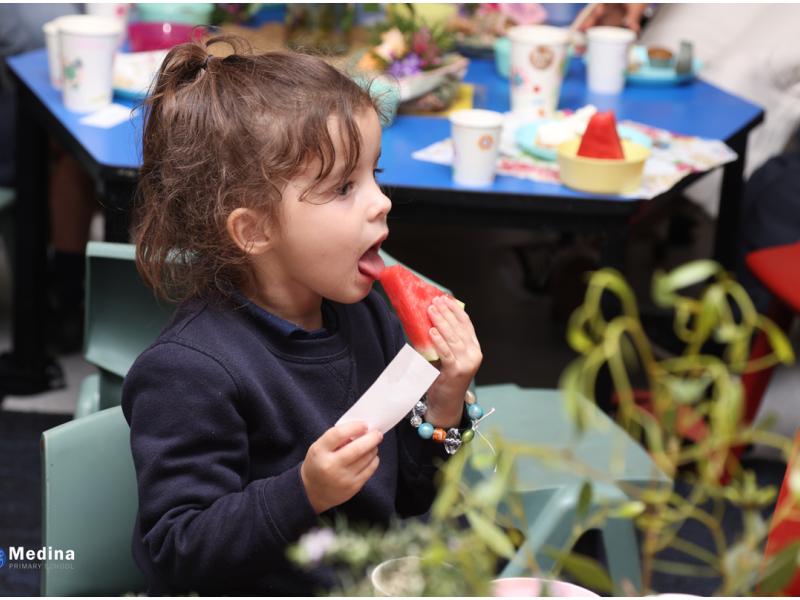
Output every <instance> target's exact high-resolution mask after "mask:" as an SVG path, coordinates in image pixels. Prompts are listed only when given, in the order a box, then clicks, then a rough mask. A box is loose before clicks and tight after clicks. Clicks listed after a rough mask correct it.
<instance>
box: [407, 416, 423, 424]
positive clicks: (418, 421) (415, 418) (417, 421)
mask: <svg viewBox="0 0 800 600" xmlns="http://www.w3.org/2000/svg"><path fill="white" fill-rule="evenodd" d="M410 423H411V426H412V427H419V426H420V425H422V417H420V416H419V415H412V416H411V421H410Z"/></svg>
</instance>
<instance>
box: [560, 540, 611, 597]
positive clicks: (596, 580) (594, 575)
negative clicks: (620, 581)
mask: <svg viewBox="0 0 800 600" xmlns="http://www.w3.org/2000/svg"><path fill="white" fill-rule="evenodd" d="M545 553H546V554H548V555H549V556H551V557H552V558H554V559H555V560H557V561H558V562H559V563H561V565H562V566H563V567H564V569H565V570H566V571H567V572H568V573H569V574H570V575H571V576H572V577H573V578H574V579H575V580H576V581H577V582H578V583H579V584H581V585H583V586H585V587H587V588H589V589H590V590H592V591H594V592H600V593H605V594H613V593H614V584H613V583H611V578H610V577H609V576H608V573H606V571H605V569H604V568H603V567H602V565H601V564H600V563H599V562H597V561H596V560H594V559H592V558H589V557H588V556H583V555H581V554H568V553H566V552H559V551H557V550H553V549H552V548H545Z"/></svg>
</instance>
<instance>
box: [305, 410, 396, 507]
mask: <svg viewBox="0 0 800 600" xmlns="http://www.w3.org/2000/svg"><path fill="white" fill-rule="evenodd" d="M382 440H383V434H382V433H381V432H380V431H378V430H377V429H373V430H372V431H367V425H366V423H362V422H352V423H344V424H342V425H336V426H335V427H331V428H330V429H328V431H326V432H325V433H323V434H322V435H321V436H320V438H319V439H318V440H317V441H316V442H314V443H313V444H311V446H310V447H309V449H308V452H307V453H306V458H305V460H304V461H303V464H302V465H301V467H300V477H301V478H302V480H303V486H305V488H306V495H307V496H308V499H309V501H310V502H311V506H313V507H314V510H315V511H316V513H317V514H321V513H323V512H325V511H326V510H328V509H329V508H333V507H334V506H338V505H339V504H342V503H344V502H347V501H348V500H349V499H350V498H352V497H353V496H355V495H356V494H357V493H358V491H359V490H360V489H361V488H362V487H364V484H365V483H367V480H368V479H369V478H370V477H372V475H373V474H374V473H375V471H376V469H377V468H378V464H379V463H380V459H379V458H378V444H380V443H381V441H382Z"/></svg>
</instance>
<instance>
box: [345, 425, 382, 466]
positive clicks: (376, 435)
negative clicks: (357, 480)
mask: <svg viewBox="0 0 800 600" xmlns="http://www.w3.org/2000/svg"><path fill="white" fill-rule="evenodd" d="M381 441H383V434H382V433H381V432H380V431H378V430H377V429H373V430H372V431H370V432H368V433H365V434H364V435H362V436H361V437H360V438H356V439H355V440H353V441H352V442H350V443H349V444H347V445H346V446H343V447H342V448H340V449H339V450H337V451H336V454H337V458H338V460H339V461H340V463H339V464H341V465H350V464H352V463H354V462H356V461H358V460H360V459H361V458H362V457H363V456H365V455H367V454H369V453H371V452H372V451H373V450H376V449H377V447H378V444H380V443H381Z"/></svg>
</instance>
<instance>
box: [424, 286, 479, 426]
mask: <svg viewBox="0 0 800 600" xmlns="http://www.w3.org/2000/svg"><path fill="white" fill-rule="evenodd" d="M428 314H430V317H431V321H432V322H433V325H434V326H433V327H432V328H431V339H432V340H433V344H434V346H435V347H436V352H437V353H438V354H439V359H440V365H439V367H440V368H439V371H440V373H439V377H437V378H436V381H434V382H433V385H432V386H431V388H430V389H429V390H428V412H427V413H426V414H425V420H426V421H428V422H429V423H430V424H432V425H434V426H435V427H442V428H445V429H446V428H448V427H456V426H457V425H458V424H459V422H460V421H461V414H462V411H463V410H464V395H465V394H466V393H467V389H469V384H470V382H471V381H472V378H473V377H475V373H477V372H478V368H479V367H480V366H481V361H482V360H483V354H482V353H481V345H480V344H479V343H478V338H477V337H476V336H475V328H474V327H473V326H472V321H470V318H469V316H468V315H467V313H466V312H464V309H463V308H461V307H460V306H459V305H458V303H457V302H456V301H455V300H453V299H452V298H450V297H448V296H439V297H438V298H434V300H433V302H432V303H431V305H430V307H429V308H428Z"/></svg>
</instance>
